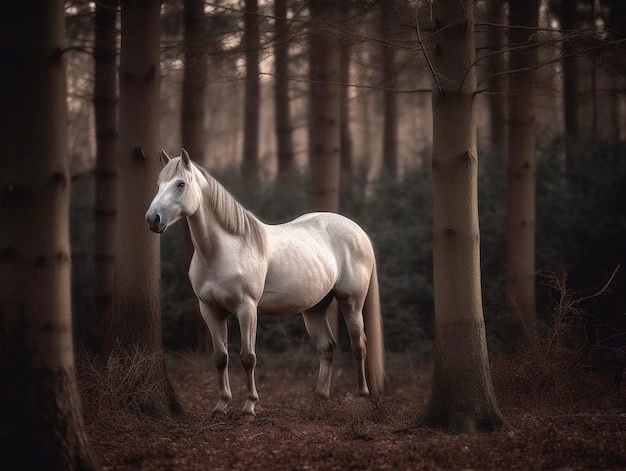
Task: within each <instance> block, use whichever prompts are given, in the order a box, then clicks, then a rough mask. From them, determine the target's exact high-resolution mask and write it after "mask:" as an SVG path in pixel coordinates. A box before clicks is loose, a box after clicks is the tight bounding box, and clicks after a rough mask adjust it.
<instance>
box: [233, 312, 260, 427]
mask: <svg viewBox="0 0 626 471" xmlns="http://www.w3.org/2000/svg"><path fill="white" fill-rule="evenodd" d="M237 319H238V320H239V328H240V331H241V365H242V366H243V368H244V370H245V371H246V383H247V389H248V396H247V397H246V402H245V403H244V405H243V410H242V413H243V414H244V415H248V416H253V417H254V416H256V412H255V411H254V407H255V405H256V403H257V401H258V400H259V393H258V392H257V389H256V381H255V373H254V371H255V368H256V350H255V348H256V331H257V308H256V305H255V304H253V303H248V304H247V305H245V306H242V307H241V308H240V309H238V311H237Z"/></svg>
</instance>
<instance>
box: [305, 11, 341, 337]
mask: <svg viewBox="0 0 626 471" xmlns="http://www.w3.org/2000/svg"><path fill="white" fill-rule="evenodd" d="M309 8H310V11H311V26H310V30H309V75H310V83H311V85H310V91H309V160H310V163H311V179H312V190H311V191H312V208H313V211H332V212H338V211H339V184H340V173H341V156H340V151H341V125H340V123H341V107H340V99H339V96H340V90H339V88H340V84H339V71H340V68H341V49H340V47H339V41H340V38H339V35H338V34H337V32H336V24H337V23H338V22H339V19H340V18H341V14H340V7H339V5H338V4H337V3H336V2H334V1H332V0H311V1H310V2H309ZM328 321H329V324H330V328H331V330H332V332H333V335H334V336H335V338H337V334H338V330H339V326H338V316H337V305H336V303H334V302H333V303H332V304H331V306H330V307H329V309H328Z"/></svg>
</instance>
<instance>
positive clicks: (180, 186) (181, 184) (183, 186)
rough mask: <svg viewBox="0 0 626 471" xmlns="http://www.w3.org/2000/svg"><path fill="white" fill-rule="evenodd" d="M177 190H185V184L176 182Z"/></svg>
mask: <svg viewBox="0 0 626 471" xmlns="http://www.w3.org/2000/svg"><path fill="white" fill-rule="evenodd" d="M177 186H178V188H185V182H178V185H177Z"/></svg>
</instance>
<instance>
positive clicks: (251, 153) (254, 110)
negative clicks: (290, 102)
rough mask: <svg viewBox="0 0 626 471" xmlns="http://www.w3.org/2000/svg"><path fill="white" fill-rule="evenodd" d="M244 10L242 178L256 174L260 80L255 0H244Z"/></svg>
mask: <svg viewBox="0 0 626 471" xmlns="http://www.w3.org/2000/svg"><path fill="white" fill-rule="evenodd" d="M245 9H246V10H245V12H244V22H245V36H244V47H245V53H246V97H245V103H244V121H243V163H242V169H241V170H242V171H241V174H242V176H243V178H244V179H246V180H256V179H258V177H259V116H260V106H261V82H260V77H259V54H260V49H261V37H260V32H259V11H258V10H259V8H258V2H257V0H246V3H245Z"/></svg>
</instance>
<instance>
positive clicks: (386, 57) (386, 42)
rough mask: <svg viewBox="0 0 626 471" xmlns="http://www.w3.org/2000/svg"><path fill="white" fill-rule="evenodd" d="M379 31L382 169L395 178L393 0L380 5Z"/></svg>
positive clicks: (396, 156) (396, 120)
mask: <svg viewBox="0 0 626 471" xmlns="http://www.w3.org/2000/svg"><path fill="white" fill-rule="evenodd" d="M380 8H381V29H382V37H383V41H382V43H381V54H382V62H383V63H382V66H383V67H382V69H383V100H384V106H383V109H384V118H383V119H384V125H383V158H382V161H383V168H384V169H385V171H386V172H387V175H389V176H391V177H393V178H396V177H397V176H398V173H399V163H398V103H397V101H398V100H397V93H396V88H397V71H396V48H395V47H394V46H393V44H392V43H391V42H392V39H393V34H392V31H393V29H394V21H393V15H394V11H395V8H396V4H395V0H385V1H383V2H381V4H380Z"/></svg>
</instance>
